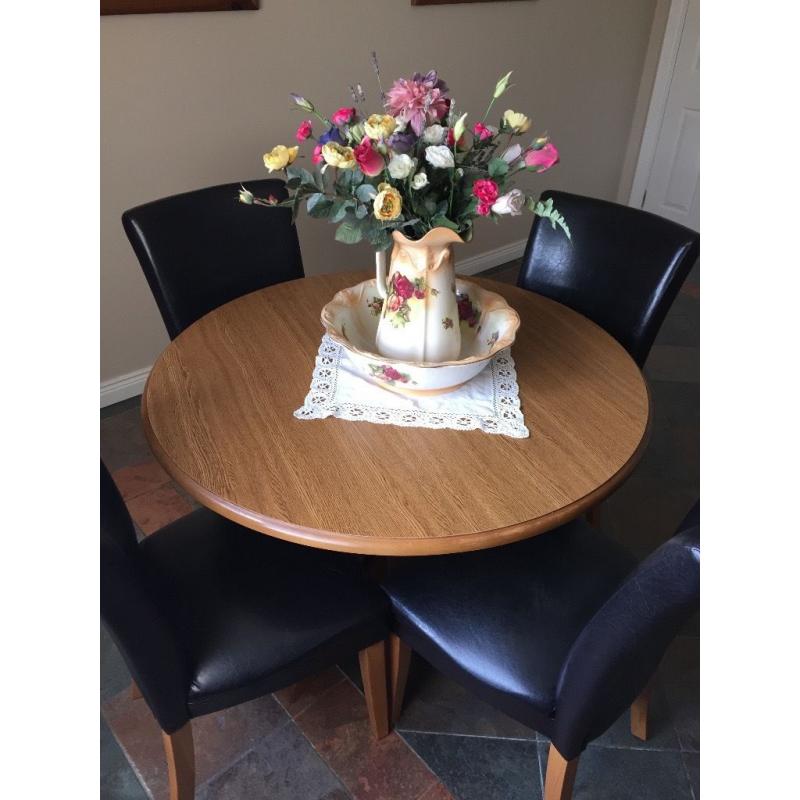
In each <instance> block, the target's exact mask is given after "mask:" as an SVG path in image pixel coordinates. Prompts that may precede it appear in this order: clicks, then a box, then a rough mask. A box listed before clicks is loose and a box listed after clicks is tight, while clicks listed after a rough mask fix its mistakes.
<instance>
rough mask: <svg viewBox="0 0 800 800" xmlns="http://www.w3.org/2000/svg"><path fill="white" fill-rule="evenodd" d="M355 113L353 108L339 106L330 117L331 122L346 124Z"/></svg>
mask: <svg viewBox="0 0 800 800" xmlns="http://www.w3.org/2000/svg"><path fill="white" fill-rule="evenodd" d="M355 115H356V110H355V109H354V108H340V109H339V110H338V111H337V112H336V113H335V114H334V115H333V116H332V117H331V122H332V123H333V124H334V125H347V123H348V122H350V120H351V119H353V117H354V116H355Z"/></svg>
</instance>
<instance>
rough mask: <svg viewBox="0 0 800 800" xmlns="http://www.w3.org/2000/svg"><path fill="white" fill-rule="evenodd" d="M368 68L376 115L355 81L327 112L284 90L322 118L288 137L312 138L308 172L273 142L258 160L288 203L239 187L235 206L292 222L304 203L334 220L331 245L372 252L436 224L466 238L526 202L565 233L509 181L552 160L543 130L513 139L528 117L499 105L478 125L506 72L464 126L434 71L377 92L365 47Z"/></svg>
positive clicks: (554, 215)
mask: <svg viewBox="0 0 800 800" xmlns="http://www.w3.org/2000/svg"><path fill="white" fill-rule="evenodd" d="M373 65H374V67H375V72H376V74H377V76H378V85H379V87H380V90H381V100H382V104H383V109H382V111H381V112H380V113H374V114H368V113H366V111H365V110H364V109H363V106H364V103H365V101H366V97H365V95H364V92H363V90H362V88H361V86H360V85H358V86H356V87H351V89H350V91H351V94H352V98H353V105H352V106H350V107H343V108H340V109H339V110H338V111H336V112H335V113H334V114H331V116H330V117H326V116H324V115H323V114H321V113H320V112H319V111H318V110H317V109H316V108H315V106H314V105H313V103H311V102H310V101H308V100H306V99H305V98H304V97H302V96H300V95H297V94H292V95H291V98H292V100H293V101H294V103H295V105H296V107H297V108H299V109H302V110H303V111H305V112H307V113H309V114H311V115H313V116H314V117H316V118H317V120H318V121H319V122H320V123H321V124H322V128H323V130H322V132H321V133H320V134H319V136H317V137H315V136H314V122H313V121H312V120H311V119H306V120H304V121H303V122H302V123H301V124H300V126H299V127H298V129H297V133H296V134H295V138H296V139H297V141H298V142H299V143H300V144H303V143H306V142H314V143H315V145H314V148H313V153H312V154H311V163H312V164H313V165H314V166H313V169H312V170H307V169H305V168H303V167H301V166H299V164H297V163H296V160H297V158H298V152H299V149H300V148H299V145H296V146H294V147H286V146H284V145H278V146H277V147H274V148H273V149H272V150H271V151H270V152H269V153H266V154H265V155H264V165H265V166H266V168H267V169H268V170H269V172H270V173H272V172H276V171H277V172H283V173H284V174H285V176H286V185H287V190H288V194H289V197H288V199H286V200H283V201H278V200H277V199H276V198H274V197H268V198H259V197H255V196H254V195H253V194H252V193H251V192H250V191H249V190H248V189H246V188H245V187H242V190H241V192H240V195H239V199H240V200H241V202H243V203H248V204H257V205H265V206H289V207H291V209H292V219H293V220H294V219H295V218H296V215H297V212H298V209H299V207H300V204H301V202H302V201H305V204H306V210H307V211H308V213H309V214H310V215H311V216H312V217H316V218H324V219H328V220H329V221H330V222H332V223H336V224H337V225H338V227H337V229H336V239H337V241H340V242H344V243H346V244H355V243H357V242H360V241H363V240H366V241H368V242H369V243H370V244H371V245H373V246H374V247H375V249H376V250H384V249H386V248H388V247H389V246H390V245H391V243H392V239H391V234H392V231H395V230H397V231H400V232H401V233H402V234H403V235H405V236H406V237H407V238H409V239H412V240H416V239H420V238H422V237H423V236H424V235H425V234H426V233H427V232H428V231H430V230H432V229H433V228H437V227H444V228H449V229H450V230H453V231H455V232H456V233H458V234H459V235H460V236H461V237H462V238H463V239H464V240H465V241H469V239H470V238H471V237H472V229H473V223H474V221H475V219H476V218H477V217H489V218H492V219H494V220H495V221H496V220H497V219H498V218H500V217H503V216H507V215H511V216H517V215H519V214H522V212H523V210H524V209H526V208H527V209H528V210H529V211H531V212H533V213H534V214H536V215H538V216H540V217H545V218H547V219H548V220H549V221H550V222H551V224H552V225H553V227H554V228H555V227H556V226H560V227H561V228H562V229H563V231H564V233H565V234H566V235H567V236H569V228H568V227H567V224H566V222H565V220H564V218H563V217H562V216H561V215H560V214H559V213H558V211H557V210H556V209H554V208H553V201H552V200H548V201H547V202H546V203H543V202H541V201H538V200H537V199H536V198H534V197H532V196H530V195H529V194H526V193H525V192H523V191H522V190H520V189H517V188H513V187H512V185H511V181H512V179H513V178H514V176H515V175H517V174H518V173H521V172H544V171H545V170H547V169H550V167H552V166H553V165H555V164H556V163H557V162H558V150H557V149H556V147H555V145H553V144H552V143H551V142H550V140H549V138H548V137H547V136H538V137H536V138H534V139H533V140H532V141H530V142H529V143H527V144H525V143H521V142H520V141H519V140H520V139H521V138H522V137H523V136H524V135H525V134H526V133H528V131H529V129H530V127H531V120H530V119H529V118H528V117H527V116H525V115H524V114H521V113H518V112H516V111H512V110H507V111H506V112H505V113H504V114H503V115H502V117H501V118H500V120H499V124H498V125H496V126H492V125H489V124H488V123H487V119H488V117H489V113H490V112H491V110H492V107H493V105H494V103H495V101H496V100H498V99H499V98H500V97H501V96H502V95H503V94H504V93H505V92H506V91H507V89H508V88H509V79H510V77H511V73H510V72H509V73H508V74H507V75H505V76H504V77H503V78H501V79H500V80H499V81H498V82H497V85H496V86H495V89H494V92H493V94H492V98H491V100H490V102H489V105H488V108H487V109H486V112H485V113H484V115H483V117H482V118H481V120H480V121H479V122H475V123H474V124H473V125H472V126H471V128H469V129H468V126H467V122H466V119H467V114H460V115H459V114H458V112H457V110H456V107H455V103H454V102H453V100H452V99H451V98H450V96H449V90H448V88H447V85H446V84H445V83H444V81H442V79H441V78H439V76H438V75H437V73H436V72H435V71H431V72H428V73H427V74H425V75H422V74H420V73H415V74H414V75H412V76H411V77H410V78H401V79H399V80H397V81H395V82H394V84H393V85H392V87H391V88H390V89H389V90H388V91H387V92H385V93H384V91H383V88H382V86H381V81H380V70H379V69H378V65H377V60H376V59H375V55H374V53H373Z"/></svg>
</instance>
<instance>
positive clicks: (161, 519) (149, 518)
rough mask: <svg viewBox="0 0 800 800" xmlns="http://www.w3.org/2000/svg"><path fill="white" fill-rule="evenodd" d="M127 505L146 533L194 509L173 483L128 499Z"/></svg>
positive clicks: (153, 531) (152, 531)
mask: <svg viewBox="0 0 800 800" xmlns="http://www.w3.org/2000/svg"><path fill="white" fill-rule="evenodd" d="M127 506H128V511H130V512H131V516H132V517H133V519H134V521H135V522H136V524H137V525H138V526H139V527H140V528H141V529H142V532H143V533H144V534H145V535H149V534H151V533H155V531H157V530H158V529H159V528H163V527H164V526H165V525H169V523H170V522H174V521H175V520H176V519H180V518H181V517H183V516H185V515H186V514H188V513H189V512H190V511H191V510H192V508H191V506H190V505H189V504H188V503H187V502H186V500H184V499H183V497H181V496H180V494H178V492H177V491H176V490H175V488H174V486H172V484H171V483H168V484H165V485H164V486H159V487H158V488H157V489H152V490H151V491H149V492H145V493H144V494H140V495H139V496H138V497H133V498H131V499H130V500H128V501H127Z"/></svg>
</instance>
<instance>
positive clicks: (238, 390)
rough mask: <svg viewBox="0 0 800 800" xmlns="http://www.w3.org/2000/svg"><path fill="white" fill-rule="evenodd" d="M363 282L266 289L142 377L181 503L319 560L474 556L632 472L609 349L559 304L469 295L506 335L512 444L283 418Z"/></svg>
mask: <svg viewBox="0 0 800 800" xmlns="http://www.w3.org/2000/svg"><path fill="white" fill-rule="evenodd" d="M368 277H369V275H368V274H366V273H362V272H351V273H338V274H333V275H322V276H317V277H313V278H304V279H301V280H297V281H290V282H288V283H282V284H278V285H276V286H272V287H269V288H266V289H263V290H261V291H258V292H254V293H252V294H249V295H246V296H244V297H241V298H239V299H238V300H234V301H233V302H231V303H228V304H226V305H224V306H221V307H220V308H218V309H216V310H215V311H212V312H211V313H210V314H208V315H206V316H205V317H203V318H202V319H200V320H199V321H198V322H196V323H195V324H194V325H192V326H191V327H190V328H188V329H187V330H185V331H184V332H183V333H182V334H181V335H180V336H178V338H177V339H175V340H174V341H173V342H172V343H171V344H170V345H169V346H168V347H167V349H166V350H165V351H164V352H163V353H162V354H161V356H160V357H159V358H158V360H157V362H156V364H155V365H154V367H153V369H152V371H151V373H150V377H149V379H148V381H147V386H146V387H145V391H144V394H143V397H142V415H143V422H144V428H145V432H146V434H147V438H148V441H149V443H150V446H151V448H152V449H153V452H154V453H155V455H156V458H157V459H158V460H159V461H160V462H161V464H162V466H163V467H164V468H165V469H166V470H167V471H168V472H169V473H170V475H172V477H173V478H174V479H175V480H176V481H177V482H178V483H179V484H180V485H181V486H182V487H183V488H184V489H186V490H187V491H188V492H189V493H190V494H191V495H192V496H193V497H195V498H196V499H197V500H198V502H200V503H202V504H204V505H206V506H208V507H209V508H212V509H214V510H215V511H217V512H218V513H220V514H223V515H224V516H226V517H228V518H229V519H233V520H235V521H237V522H239V523H241V524H242V525H246V526H248V527H250V528H252V529H253V530H256V531H261V532H263V533H267V534H270V535H274V536H278V537H280V538H283V539H288V540H290V541H294V542H298V543H300V544H306V545H311V546H314V547H321V548H326V549H331V550H341V551H345V552H353V553H365V554H372V555H431V554H438V553H452V552H460V551H466V550H477V549H481V548H485V547H493V546H496V545H500V544H505V543H507V542H511V541H516V540H518V539H522V538H525V537H528V536H532V535H535V534H538V533H543V532H544V531H547V530H550V529H551V528H553V527H555V526H557V525H560V524H562V523H564V522H567V521H568V520H570V519H573V518H574V517H576V516H578V515H579V514H581V513H583V512H584V511H585V510H586V509H587V508H590V507H592V506H593V505H595V504H596V503H598V502H599V501H600V500H602V499H603V498H604V497H606V496H607V495H608V494H610V493H611V492H612V491H613V490H614V489H615V488H616V487H617V486H618V485H619V484H620V483H621V482H622V481H623V480H624V479H625V477H627V475H628V474H629V473H630V471H631V470H632V469H633V467H634V466H635V464H636V462H637V461H638V460H639V458H640V456H641V454H642V451H643V449H644V446H645V443H646V440H647V435H648V432H649V421H650V398H649V393H648V389H647V384H646V382H645V380H644V378H643V376H642V374H641V372H640V371H639V369H638V367H637V366H636V364H635V363H634V362H633V360H632V359H631V358H630V356H628V354H627V353H626V352H625V350H624V349H623V348H622V346H621V345H619V344H618V343H617V342H616V341H615V340H614V339H613V338H612V337H611V336H609V335H608V334H607V333H605V332H604V331H603V330H602V329H601V328H599V327H598V326H597V325H595V324H594V323H592V322H590V321H589V320H587V319H586V318H585V317H583V316H581V315H580V314H577V313H575V312H574V311H571V310H570V309H568V308H566V307H565V306H563V305H560V304H558V303H555V302H553V301H551V300H548V299H546V298H543V297H541V296H539V295H536V294H533V293H531V292H527V291H524V290H522V289H518V288H516V287H514V286H509V285H506V284H501V283H497V282H495V281H491V280H486V279H472V280H475V282H476V283H478V284H480V285H481V286H485V287H486V288H488V289H491V290H492V291H494V292H498V293H499V294H501V295H503V296H504V297H505V298H506V299H507V300H508V302H509V303H510V304H511V306H512V307H513V308H515V309H516V310H517V312H518V313H519V315H520V318H521V321H522V324H521V326H520V330H519V332H518V334H517V339H516V342H515V344H514V346H513V348H512V354H513V356H514V360H515V361H516V367H517V380H518V383H519V387H520V399H521V403H522V410H523V412H524V415H525V421H526V423H527V425H528V427H529V429H530V431H531V436H530V438H528V439H512V438H508V437H505V436H500V435H490V434H486V433H483V432H481V431H451V430H431V429H426V428H399V427H396V426H393V425H375V424H372V423H368V422H352V421H347V420H339V419H335V418H328V419H325V420H299V419H296V418H295V417H294V416H293V415H292V413H293V411H294V410H295V409H297V408H299V407H300V406H301V405H302V404H303V399H304V398H305V395H306V393H307V392H308V388H309V382H310V378H311V372H312V369H313V366H314V358H315V356H316V353H317V349H318V347H319V342H320V337H321V335H322V327H321V324H320V321H319V315H320V311H321V309H322V306H323V305H324V304H325V303H326V302H327V301H328V300H329V299H330V298H331V297H332V296H333V295H334V293H335V292H337V291H338V290H339V289H342V288H344V287H347V286H351V285H353V284H355V283H358V282H359V281H362V280H365V279H367V278H368Z"/></svg>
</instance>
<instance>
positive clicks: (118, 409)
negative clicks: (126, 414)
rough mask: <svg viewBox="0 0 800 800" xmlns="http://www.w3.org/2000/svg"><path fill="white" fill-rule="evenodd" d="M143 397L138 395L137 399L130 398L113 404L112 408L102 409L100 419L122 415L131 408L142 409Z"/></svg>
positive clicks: (105, 407)
mask: <svg viewBox="0 0 800 800" xmlns="http://www.w3.org/2000/svg"><path fill="white" fill-rule="evenodd" d="M141 405H142V396H141V395H140V394H137V395H136V396H135V397H129V398H128V399H127V400H121V401H120V402H119V403H113V404H112V405H110V406H104V407H103V408H101V409H100V419H106V418H108V417H114V416H116V415H117V414H121V413H122V412H123V411H128V410H129V409H131V408H141Z"/></svg>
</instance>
